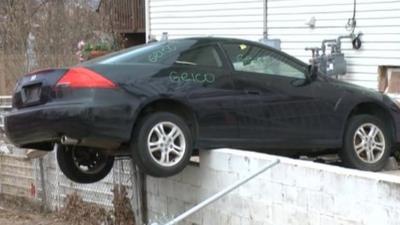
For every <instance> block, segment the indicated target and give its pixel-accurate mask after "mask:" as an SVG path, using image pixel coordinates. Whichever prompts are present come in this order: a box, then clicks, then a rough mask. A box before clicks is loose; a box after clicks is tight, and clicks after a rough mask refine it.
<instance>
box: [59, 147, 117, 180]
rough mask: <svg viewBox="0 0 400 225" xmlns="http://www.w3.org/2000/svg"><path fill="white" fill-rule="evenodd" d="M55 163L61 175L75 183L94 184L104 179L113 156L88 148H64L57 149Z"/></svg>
mask: <svg viewBox="0 0 400 225" xmlns="http://www.w3.org/2000/svg"><path fill="white" fill-rule="evenodd" d="M57 162H58V165H59V167H60V169H61V171H62V172H63V174H64V175H65V176H66V177H67V178H69V179H70V180H72V181H74V182H77V183H94V182H97V181H100V180H101V179H103V178H104V177H106V176H107V175H108V174H109V173H110V171H111V169H112V167H113V165H114V156H110V155H107V154H106V153H105V152H103V151H101V150H99V149H96V148H88V147H77V146H64V145H60V146H59V147H58V149H57Z"/></svg>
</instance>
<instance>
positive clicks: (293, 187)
mask: <svg viewBox="0 0 400 225" xmlns="http://www.w3.org/2000/svg"><path fill="white" fill-rule="evenodd" d="M274 159H276V157H275V156H270V155H265V154H259V153H253V152H242V151H235V150H229V149H220V150H214V151H202V152H201V157H200V165H199V166H198V167H197V166H189V167H187V168H186V169H185V171H184V172H183V173H181V174H179V175H177V176H175V177H172V178H168V179H159V178H152V177H148V178H147V191H148V193H147V197H148V199H147V201H148V209H149V218H150V219H151V221H156V222H160V221H167V220H168V219H171V218H172V217H173V216H174V215H177V214H179V213H181V212H182V211H183V210H184V209H188V208H190V207H191V206H192V205H194V204H195V203H198V202H200V201H201V200H203V199H205V198H207V197H208V196H211V195H212V194H213V193H215V192H217V191H219V190H221V189H223V188H224V187H226V186H228V185H230V184H232V183H233V182H235V181H237V180H238V179H240V178H242V177H245V176H246V175H248V174H249V173H251V172H252V171H256V170H258V168H261V167H262V166H264V165H266V164H268V163H270V162H272V161H273V160H274ZM280 159H281V163H280V164H279V165H277V166H276V167H274V168H273V169H271V170H270V171H267V172H265V173H264V174H262V175H260V176H259V177H257V178H255V179H254V180H252V181H250V182H249V183H247V184H246V185H244V186H242V187H241V188H239V189H238V190H236V191H234V192H232V193H231V194H229V195H227V196H226V197H224V198H223V199H220V200H219V201H218V202H216V203H214V204H212V205H210V206H209V207H207V208H205V209H203V210H202V211H199V212H198V213H197V214H196V215H194V216H192V217H190V218H188V219H187V220H186V221H185V222H183V223H182V224H197V225H229V224H232V225H236V224H237V225H239V224H240V225H247V224H256V225H258V224H273V225H330V224H332V225H333V224H335V225H337V224H340V225H350V224H352V225H353V224H365V225H367V224H368V225H392V224H393V225H395V224H397V225H398V224H400V177H398V176H395V175H389V174H383V173H370V172H362V171H357V170H351V169H345V168H341V167H337V166H329V165H324V164H318V163H313V162H308V161H300V160H293V159H288V158H283V157H280Z"/></svg>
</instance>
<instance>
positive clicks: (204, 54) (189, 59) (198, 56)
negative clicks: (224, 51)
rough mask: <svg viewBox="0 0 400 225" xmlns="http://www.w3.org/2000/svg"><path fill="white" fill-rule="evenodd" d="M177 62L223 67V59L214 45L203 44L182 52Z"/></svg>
mask: <svg viewBox="0 0 400 225" xmlns="http://www.w3.org/2000/svg"><path fill="white" fill-rule="evenodd" d="M175 63H176V64H184V65H192V66H209V67H222V60H221V57H220V56H219V54H218V52H217V50H216V49H215V47H214V46H203V47H197V48H194V49H189V50H187V51H184V52H181V53H180V55H179V56H178V57H177V59H176V61H175Z"/></svg>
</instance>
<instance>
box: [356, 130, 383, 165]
mask: <svg viewBox="0 0 400 225" xmlns="http://www.w3.org/2000/svg"><path fill="white" fill-rule="evenodd" d="M353 146H354V150H355V152H356V155H357V157H358V158H359V159H360V160H362V161H363V162H366V163H376V162H377V161H379V160H380V159H381V158H382V156H383V155H384V153H385V149H386V141H385V136H384V134H383V132H382V130H381V129H380V128H379V127H378V126H376V125H375V124H372V123H365V124H362V125H361V126H359V127H358V128H357V130H356V132H355V133H354V136H353Z"/></svg>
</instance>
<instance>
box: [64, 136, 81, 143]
mask: <svg viewBox="0 0 400 225" xmlns="http://www.w3.org/2000/svg"><path fill="white" fill-rule="evenodd" d="M78 143H79V140H78V139H74V138H70V137H67V136H62V137H61V144H63V145H76V144H78Z"/></svg>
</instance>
